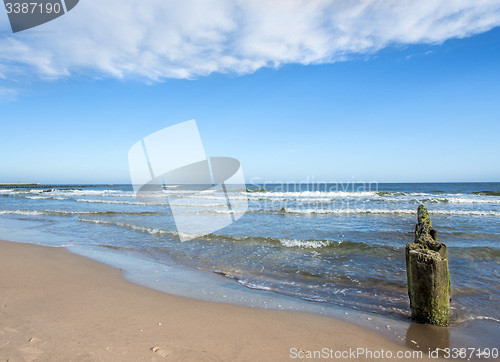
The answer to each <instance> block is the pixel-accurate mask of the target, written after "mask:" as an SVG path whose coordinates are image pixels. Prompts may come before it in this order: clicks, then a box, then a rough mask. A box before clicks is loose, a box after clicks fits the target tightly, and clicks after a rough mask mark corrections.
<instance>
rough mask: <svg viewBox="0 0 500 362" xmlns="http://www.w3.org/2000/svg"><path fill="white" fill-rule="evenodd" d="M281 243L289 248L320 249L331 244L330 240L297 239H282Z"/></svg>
mask: <svg viewBox="0 0 500 362" xmlns="http://www.w3.org/2000/svg"><path fill="white" fill-rule="evenodd" d="M280 243H281V245H283V246H285V247H287V248H306V249H310V248H313V249H318V248H324V247H325V246H328V245H330V242H329V241H325V240H297V239H280Z"/></svg>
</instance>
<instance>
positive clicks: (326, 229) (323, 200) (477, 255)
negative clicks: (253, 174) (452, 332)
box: [0, 183, 500, 325]
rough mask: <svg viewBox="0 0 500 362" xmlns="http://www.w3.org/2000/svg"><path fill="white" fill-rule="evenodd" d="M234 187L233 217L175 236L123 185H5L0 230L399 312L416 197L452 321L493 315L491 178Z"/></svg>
mask: <svg viewBox="0 0 500 362" xmlns="http://www.w3.org/2000/svg"><path fill="white" fill-rule="evenodd" d="M165 192H166V194H167V195H170V196H179V195H181V194H182V190H180V189H179V188H175V187H171V188H168V189H166V191H165ZM233 196H234V195H233ZM238 198H239V199H240V200H241V202H244V201H245V200H246V199H248V202H249V210H248V212H247V213H246V215H244V216H243V217H242V218H241V219H239V220H238V221H237V222H235V223H233V224H232V225H230V226H228V227H226V228H224V229H222V230H219V231H217V232H214V233H212V234H209V235H206V236H203V237H199V238H196V239H193V240H190V241H185V242H181V241H180V240H179V237H178V235H177V231H176V227H175V222H174V219H173V216H172V212H171V209H170V207H169V206H168V205H166V204H163V203H161V202H159V203H157V204H149V205H146V204H142V203H140V202H137V200H135V198H134V196H133V192H132V188H131V186H130V185H116V186H114V185H87V186H47V187H42V188H19V189H16V188H13V187H11V188H4V189H0V237H2V238H6V239H7V238H9V237H10V238H11V239H13V240H19V241H30V242H35V243H40V244H44V245H54V246H61V245H64V246H72V247H73V248H78V249H79V250H81V251H83V252H82V253H84V254H85V251H87V252H90V251H91V250H92V252H93V253H95V250H103V251H105V250H107V251H110V250H113V252H114V253H115V254H116V253H117V254H116V255H120V253H122V254H123V255H125V254H126V255H127V257H128V258H132V260H137V263H138V265H140V264H141V263H146V262H154V263H157V264H161V263H165V264H167V263H174V264H177V265H182V266H187V267H191V268H195V269H201V270H206V271H211V272H215V273H219V274H223V275H225V276H227V277H229V278H233V279H234V280H235V281H237V282H238V283H240V284H241V285H243V286H246V287H248V288H251V289H260V290H262V291H274V292H276V293H279V294H281V295H285V296H288V297H291V298H297V299H303V300H308V301H313V302H316V303H317V304H318V305H319V304H321V305H324V306H345V307H348V308H352V309H357V310H359V311H362V312H371V313H375V314H379V315H383V316H388V317H390V318H393V319H396V320H406V319H407V318H408V317H409V303H408V297H407V293H406V272H405V265H404V247H405V245H406V243H408V242H412V240H413V231H414V227H415V223H416V209H417V206H418V205H419V204H424V205H426V207H427V208H428V210H429V212H430V214H431V220H432V223H433V226H434V228H435V229H436V230H437V231H438V238H439V240H440V241H442V242H444V243H446V244H447V245H448V252H449V265H450V276H451V283H452V321H453V323H454V324H455V325H460V323H467V321H473V320H490V321H492V322H493V323H500V314H499V311H498V305H499V304H500V303H499V302H500V292H499V289H500V288H499V287H500V283H499V275H500V243H499V241H500V184H499V183H464V184H458V183H456V184H444V183H438V184H376V183H371V184H299V185H297V184H290V185H277V184H275V185H265V186H263V185H248V192H247V190H238V191H237V194H236V199H238ZM200 199H201V201H202V202H203V207H202V208H201V209H202V210H201V211H200V207H199V204H197V205H195V204H193V205H190V204H189V203H187V204H186V203H185V204H184V206H183V207H184V208H185V210H184V212H186V213H187V214H192V217H197V216H198V215H212V216H213V217H215V218H217V217H218V215H220V217H223V215H224V213H227V210H226V209H224V208H222V207H221V202H222V203H223V202H224V200H225V195H224V194H222V193H220V192H217V191H207V192H204V193H203V194H202V195H201V197H200V196H199V195H198V198H197V201H199V200H200ZM232 199H233V200H234V197H233V198H232ZM174 202H175V201H174ZM191 206H193V207H191ZM194 206H198V207H196V208H195V207H194ZM18 235H19V236H21V235H22V237H21V239H23V238H24V239H25V240H20V237H17V236H18ZM47 235H50V238H48V237H47ZM134 258H135V259H134Z"/></svg>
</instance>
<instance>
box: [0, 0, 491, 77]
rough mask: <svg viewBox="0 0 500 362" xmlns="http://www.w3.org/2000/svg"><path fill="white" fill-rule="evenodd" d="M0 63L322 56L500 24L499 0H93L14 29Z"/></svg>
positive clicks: (16, 66) (59, 71)
mask: <svg viewBox="0 0 500 362" xmlns="http://www.w3.org/2000/svg"><path fill="white" fill-rule="evenodd" d="M4 15H5V14H2V15H1V16H0V71H1V74H2V75H3V76H4V77H6V78H13V77H17V76H20V75H21V74H25V75H28V76H36V77H40V78H49V79H50V78H60V77H65V76H69V75H71V74H85V75H88V74H90V75H91V76H96V77H102V76H104V77H116V78H142V79H144V80H146V81H158V80H162V79H165V78H195V77H199V76H205V75H208V74H211V73H213V72H231V73H236V74H245V73H251V72H254V71H255V70H257V69H259V68H261V67H266V66H272V67H274V66H280V65H282V64H287V63H299V64H317V63H331V62H335V61H339V60H345V59H349V57H350V56H352V55H355V54H365V53H373V52H376V51H377V50H379V49H382V48H384V47H386V46H388V45H390V44H415V43H440V42H443V41H445V40H447V39H450V38H453V37H466V36H470V35H473V34H476V33H480V32H484V31H487V30H489V29H491V28H493V27H495V26H498V25H500V3H499V2H498V0H475V1H470V0H421V1H410V0H314V1H310V0H275V1H269V0H237V1H231V0H204V1H201V0H183V1H177V0H149V1H141V0H106V1H101V0H85V1H81V2H80V4H79V5H78V6H77V7H76V8H75V9H74V10H72V11H71V12H70V13H69V14H67V15H65V16H62V17H61V18H59V19H56V20H55V21H52V22H50V23H47V24H45V25H43V26H42V27H38V28H35V29H33V30H28V31H25V32H23V33H18V34H16V35H13V34H9V33H8V31H9V30H10V27H9V25H8V21H7V17H6V16H4Z"/></svg>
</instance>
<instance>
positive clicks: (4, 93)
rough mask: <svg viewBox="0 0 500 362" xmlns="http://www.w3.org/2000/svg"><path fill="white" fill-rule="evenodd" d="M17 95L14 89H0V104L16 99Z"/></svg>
mask: <svg viewBox="0 0 500 362" xmlns="http://www.w3.org/2000/svg"><path fill="white" fill-rule="evenodd" d="M17 93H18V92H17V90H15V89H12V88H2V87H0V103H2V102H10V101H13V100H15V99H16V98H17Z"/></svg>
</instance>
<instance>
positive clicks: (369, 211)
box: [285, 207, 500, 217]
mask: <svg viewBox="0 0 500 362" xmlns="http://www.w3.org/2000/svg"><path fill="white" fill-rule="evenodd" d="M285 212H286V213H294V214H336V215H348V214H415V210H413V209H342V208H339V209H300V208H288V207H287V208H285ZM429 214H430V215H431V216H432V215H457V216H495V217H499V216H500V212H498V211H480V210H470V211H468V210H429Z"/></svg>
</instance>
